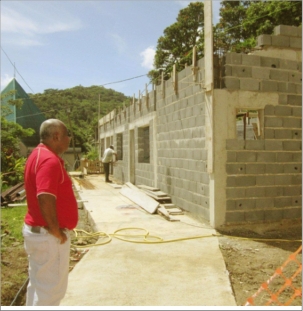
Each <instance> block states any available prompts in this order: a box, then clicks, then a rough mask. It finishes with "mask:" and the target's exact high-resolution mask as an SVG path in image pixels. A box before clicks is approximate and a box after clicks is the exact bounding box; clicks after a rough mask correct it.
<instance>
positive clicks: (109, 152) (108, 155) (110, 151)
mask: <svg viewBox="0 0 303 311" xmlns="http://www.w3.org/2000/svg"><path fill="white" fill-rule="evenodd" d="M113 155H115V162H116V161H117V153H116V152H115V151H114V146H113V145H110V146H109V148H106V149H105V151H104V154H103V157H102V163H103V167H104V174H105V182H109V183H111V182H112V181H111V180H109V165H110V163H111V162H113Z"/></svg>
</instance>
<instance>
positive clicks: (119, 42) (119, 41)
mask: <svg viewBox="0 0 303 311" xmlns="http://www.w3.org/2000/svg"><path fill="white" fill-rule="evenodd" d="M110 37H111V38H112V41H113V43H114V45H115V46H116V47H117V49H118V52H119V53H120V54H122V53H123V52H124V51H125V50H126V42H125V40H124V39H123V38H122V37H121V36H119V35H118V34H115V33H112V34H111V35H110Z"/></svg>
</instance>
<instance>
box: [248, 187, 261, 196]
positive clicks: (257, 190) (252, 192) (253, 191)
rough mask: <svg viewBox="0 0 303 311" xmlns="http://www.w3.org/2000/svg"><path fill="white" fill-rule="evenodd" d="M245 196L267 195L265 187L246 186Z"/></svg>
mask: <svg viewBox="0 0 303 311" xmlns="http://www.w3.org/2000/svg"><path fill="white" fill-rule="evenodd" d="M245 196H246V197H248V198H250V197H252V198H256V197H257V198H258V197H265V188H264V187H247V188H245Z"/></svg>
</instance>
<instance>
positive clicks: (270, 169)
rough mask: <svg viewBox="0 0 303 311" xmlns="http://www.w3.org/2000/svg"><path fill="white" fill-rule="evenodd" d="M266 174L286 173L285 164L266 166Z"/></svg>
mask: <svg viewBox="0 0 303 311" xmlns="http://www.w3.org/2000/svg"><path fill="white" fill-rule="evenodd" d="M265 171H266V174H282V173H283V172H284V165H283V164H278V163H275V164H266V170H265Z"/></svg>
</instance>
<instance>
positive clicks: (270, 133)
mask: <svg viewBox="0 0 303 311" xmlns="http://www.w3.org/2000/svg"><path fill="white" fill-rule="evenodd" d="M274 138H275V130H274V129H270V128H266V129H265V130H264V139H274Z"/></svg>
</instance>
